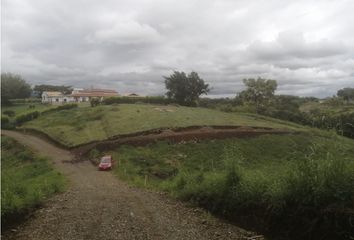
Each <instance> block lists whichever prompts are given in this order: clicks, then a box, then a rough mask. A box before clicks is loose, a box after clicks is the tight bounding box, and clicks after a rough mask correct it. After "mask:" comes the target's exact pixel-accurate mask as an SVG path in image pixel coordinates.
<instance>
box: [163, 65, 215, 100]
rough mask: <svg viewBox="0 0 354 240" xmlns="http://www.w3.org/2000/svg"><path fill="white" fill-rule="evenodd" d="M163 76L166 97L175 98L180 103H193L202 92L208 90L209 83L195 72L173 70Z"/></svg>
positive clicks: (204, 92)
mask: <svg viewBox="0 0 354 240" xmlns="http://www.w3.org/2000/svg"><path fill="white" fill-rule="evenodd" d="M164 78H165V86H166V89H167V93H166V95H167V97H168V98H172V99H175V100H176V101H177V102H178V103H179V104H181V105H194V104H196V101H197V100H198V98H199V96H200V95H202V94H207V93H208V92H209V90H210V89H209V85H208V84H206V83H205V82H204V80H203V79H201V78H200V77H199V75H198V73H196V72H191V73H190V74H188V75H186V74H185V73H184V72H178V71H174V72H173V74H171V75H170V76H169V77H164Z"/></svg>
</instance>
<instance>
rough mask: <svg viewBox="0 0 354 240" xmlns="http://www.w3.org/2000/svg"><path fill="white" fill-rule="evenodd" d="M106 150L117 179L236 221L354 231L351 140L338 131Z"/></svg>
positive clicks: (290, 229)
mask: <svg viewBox="0 0 354 240" xmlns="http://www.w3.org/2000/svg"><path fill="white" fill-rule="evenodd" d="M91 154H92V155H93V156H98V155H100V153H98V152H97V151H96V150H93V151H92V153H91ZM109 154H112V155H113V158H114V159H115V160H116V161H117V162H118V165H117V167H116V168H114V173H115V174H117V175H118V176H119V177H120V178H122V179H125V180H127V181H129V182H131V183H133V184H135V185H137V186H141V187H148V188H153V189H158V190H163V191H167V192H169V193H170V194H171V195H172V196H174V197H176V198H179V199H182V200H185V201H189V202H192V203H194V204H196V205H199V206H202V207H204V208H206V209H208V210H209V211H211V212H212V213H214V214H217V215H222V216H224V217H226V218H228V219H230V220H233V221H236V222H238V223H245V222H251V224H252V225H253V226H255V225H257V226H262V230H265V231H268V232H278V233H279V232H282V234H284V233H286V234H289V236H292V237H293V238H294V237H295V238H296V237H298V238H300V239H302V238H307V237H309V236H310V235H311V234H312V236H313V238H316V239H349V236H353V235H354V232H353V229H352V228H351V226H350V212H351V213H352V212H353V210H354V206H353V202H354V141H353V140H350V139H345V138H342V137H339V136H336V135H335V134H332V136H315V135H313V134H312V133H302V134H297V135H288V136H284V135H283V136H275V135H264V136H260V137H257V138H249V139H226V140H210V141H203V142H199V143H195V142H188V143H183V144H175V145H170V144H168V143H166V142H159V143H157V144H153V145H150V146H147V147H132V146H122V147H120V148H118V149H116V150H115V151H112V152H109ZM145 184H146V185H145Z"/></svg>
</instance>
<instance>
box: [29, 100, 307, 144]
mask: <svg viewBox="0 0 354 240" xmlns="http://www.w3.org/2000/svg"><path fill="white" fill-rule="evenodd" d="M193 125H238V126H258V127H273V128H289V129H300V128H301V127H299V125H296V124H292V123H288V122H285V121H281V120H275V119H271V118H267V117H262V116H257V115H252V114H250V115H247V114H238V113H225V112H221V111H217V110H211V109H205V108H189V107H177V106H162V105H149V104H120V105H108V106H107V105H106V106H105V105H103V106H98V107H95V108H91V107H82V108H78V109H71V110H62V111H58V112H54V113H50V114H46V115H44V116H41V117H39V118H38V119H35V120H33V121H30V122H27V123H26V124H24V127H25V128H32V129H36V130H39V131H42V132H44V133H46V134H48V135H49V136H50V137H52V138H53V139H56V140H58V141H59V142H61V143H63V144H65V145H67V146H76V145H79V144H82V143H87V142H90V141H94V140H104V139H107V138H109V137H112V136H115V135H119V134H127V133H133V132H139V131H145V130H150V129H156V128H167V127H187V126H193Z"/></svg>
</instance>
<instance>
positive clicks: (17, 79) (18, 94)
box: [1, 73, 32, 104]
mask: <svg viewBox="0 0 354 240" xmlns="http://www.w3.org/2000/svg"><path fill="white" fill-rule="evenodd" d="M31 91H32V90H31V86H30V85H29V84H28V83H26V81H25V80H24V79H23V78H22V77H21V76H20V75H17V74H12V73H1V103H2V104H9V103H10V101H9V100H10V99H16V98H27V97H29V96H30V95H31Z"/></svg>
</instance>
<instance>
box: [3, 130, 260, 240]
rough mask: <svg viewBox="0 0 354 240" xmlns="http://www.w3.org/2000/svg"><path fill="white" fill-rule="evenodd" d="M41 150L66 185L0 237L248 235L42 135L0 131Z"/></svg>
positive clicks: (128, 237) (213, 236)
mask: <svg viewBox="0 0 354 240" xmlns="http://www.w3.org/2000/svg"><path fill="white" fill-rule="evenodd" d="M2 134H4V135H8V136H10V137H13V138H14V139H16V140H17V141H19V142H20V143H23V144H24V145H27V146H28V147H30V148H32V149H34V150H35V151H37V152H39V153H40V154H42V155H45V156H48V157H49V158H50V159H51V160H52V161H53V162H54V165H55V167H56V168H57V169H58V170H60V171H61V172H62V173H63V174H64V175H65V176H67V178H68V179H69V181H70V183H69V189H68V190H67V191H66V192H65V193H63V194H59V195H56V196H54V197H53V198H51V199H50V200H48V201H47V202H46V203H45V204H44V206H43V207H42V208H40V209H39V210H38V211H35V213H34V215H33V217H32V218H31V219H30V220H28V221H26V222H25V223H23V224H22V225H20V226H19V227H18V228H17V229H12V231H9V232H7V233H4V235H3V239H26V240H27V239H36V240H41V239H65V240H70V239H75V240H80V239H120V240H124V239H157V240H158V239H245V238H246V237H247V236H251V235H254V234H252V233H249V232H246V231H245V230H242V229H240V228H238V227H236V226H234V225H231V224H228V223H225V222H222V221H221V220H218V219H215V218H213V217H210V216H208V215H207V214H206V213H205V212H204V211H202V210H200V209H194V208H190V207H186V206H185V205H184V204H182V203H180V202H178V201H175V200H173V199H170V198H169V197H167V196H165V195H163V194H159V193H155V192H149V191H146V190H143V189H137V188H134V187H130V186H128V185H127V184H126V183H124V182H122V181H120V180H119V179H118V178H116V177H114V176H113V175H112V174H111V173H110V172H100V171H97V169H96V168H95V167H94V166H93V165H92V164H91V163H90V162H89V161H84V162H79V163H75V164H72V163H70V162H69V161H70V160H72V158H73V155H72V154H71V153H70V152H69V151H66V150H63V149H60V148H57V147H55V146H53V145H51V144H49V143H47V142H46V141H44V140H42V139H40V138H38V137H35V136H31V135H25V134H22V133H19V132H12V131H2Z"/></svg>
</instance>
